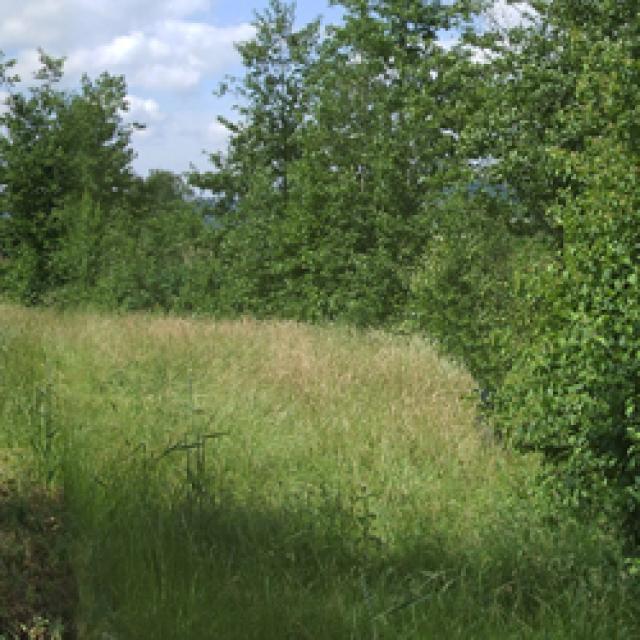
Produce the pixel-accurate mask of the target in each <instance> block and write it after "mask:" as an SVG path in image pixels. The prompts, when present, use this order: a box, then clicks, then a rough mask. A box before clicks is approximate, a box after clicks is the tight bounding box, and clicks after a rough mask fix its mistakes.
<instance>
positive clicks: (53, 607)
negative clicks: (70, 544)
mask: <svg viewBox="0 0 640 640" xmlns="http://www.w3.org/2000/svg"><path fill="white" fill-rule="evenodd" d="M63 525H64V508H63V500H62V495H61V493H60V491H56V490H52V489H45V488H43V487H42V486H39V485H37V484H36V483H34V482H31V481H27V480H25V479H24V478H22V477H21V474H20V472H19V471H18V469H17V468H16V465H14V464H11V463H10V457H9V455H7V454H6V452H4V453H2V454H0V640H22V639H23V638H24V639H25V640H62V639H64V640H67V639H73V638H75V633H74V630H73V610H74V607H75V602H76V588H75V583H74V580H73V574H72V572H71V569H70V566H69V563H68V561H67V540H66V538H65V531H64V526H63Z"/></svg>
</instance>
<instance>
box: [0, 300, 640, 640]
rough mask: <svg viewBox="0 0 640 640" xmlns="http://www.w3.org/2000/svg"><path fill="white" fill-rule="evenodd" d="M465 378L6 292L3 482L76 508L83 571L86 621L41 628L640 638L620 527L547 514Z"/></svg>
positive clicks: (365, 340) (243, 326)
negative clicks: (42, 304)
mask: <svg viewBox="0 0 640 640" xmlns="http://www.w3.org/2000/svg"><path fill="white" fill-rule="evenodd" d="M473 387H474V382H473V380H472V379H471V378H470V377H469V376H468V375H467V374H466V373H465V372H464V370H462V369H461V368H460V367H458V366H456V365H454V364H451V363H449V362H447V361H446V360H444V359H442V358H440V357H438V356H437V355H436V354H435V352H434V351H433V350H432V349H431V348H430V347H429V346H428V345H427V344H426V343H425V342H424V341H423V340H421V339H419V338H408V337H397V336H396V337H393V336H389V335H386V334H384V333H376V332H368V333H364V332H355V331H349V330H346V329H339V328H313V327H309V326H305V325H300V324H294V323H284V322H280V323H276V322H256V321H252V320H244V321H237V322H212V321H205V320H193V319H180V318H174V317H160V316H154V315H128V316H106V315H104V316H102V315H90V314H70V313H69V314H60V313H55V312H50V311H33V310H24V309H21V308H18V307H12V306H0V446H1V447H2V457H0V470H2V473H3V474H4V475H3V476H0V480H2V478H4V485H3V486H4V487H5V488H4V491H5V493H8V492H9V493H10V492H13V493H16V494H17V493H19V492H20V491H21V490H22V489H21V488H24V487H31V486H32V485H33V484H34V483H36V486H38V487H39V489H38V492H37V494H38V495H46V496H48V499H49V500H50V501H51V502H52V503H54V504H56V505H57V504H59V503H60V502H61V503H62V513H61V515H59V516H46V517H59V519H60V521H61V522H60V529H61V533H58V534H56V536H57V537H56V538H55V540H56V541H57V542H56V544H57V545H59V548H58V547H56V549H58V551H57V552H56V553H57V555H55V558H54V559H53V560H47V562H51V563H52V564H54V565H56V567H57V568H58V571H59V570H60V567H66V566H68V567H69V569H68V573H69V575H70V576H72V577H73V580H74V582H75V587H74V589H69V588H67V590H66V591H64V590H63V591H57V592H55V593H57V594H58V595H57V596H56V595H55V594H54V596H52V598H53V602H54V604H55V598H56V597H58V598H63V597H64V598H68V597H70V596H69V594H70V593H72V592H74V593H75V594H76V595H75V599H76V604H75V614H74V616H75V625H74V626H75V633H74V631H73V630H72V629H71V625H70V623H69V622H68V619H66V618H64V614H62V613H58V612H57V610H55V607H54V608H53V609H51V610H50V611H47V610H45V609H43V610H42V612H41V613H40V614H39V615H41V618H42V619H46V618H48V619H49V622H50V623H51V624H50V625H49V626H48V628H49V631H48V632H42V635H41V636H36V635H34V636H33V637H34V638H35V637H42V638H44V637H49V636H50V637H52V638H53V637H69V638H71V637H75V636H76V635H77V637H78V638H82V639H85V638H90V639H96V640H98V639H100V640H107V639H110V640H116V639H118V640H119V639H127V640H128V639H131V640H138V639H146V638H148V639H150V640H151V639H159V640H160V639H165V638H166V639H176V640H184V639H196V640H200V639H208V638H212V639H223V640H224V639H235V638H237V639H238V640H240V639H242V640H249V639H252V638H255V639H271V638H273V639H274V640H284V639H291V640H304V639H309V640H321V639H343V638H344V639H356V638H357V639H367V640H382V639H387V638H388V639H392V638H393V639H401V638H402V639H405V638H406V639H409V638H416V639H431V638H436V639H439V638H442V639H449V638H460V639H465V640H467V639H471V638H496V639H498V640H503V639H508V638H514V639H516V638H517V639H521V638H545V639H546V638H558V639H562V640H565V639H569V638H575V639H576V640H586V639H589V638H608V639H611V638H638V637H640V616H639V613H640V604H639V599H638V589H637V585H634V584H633V583H632V580H631V578H628V577H625V574H624V571H623V570H622V563H621V561H620V559H619V558H620V554H619V551H618V548H617V546H616V543H615V541H614V540H613V539H610V538H609V537H607V535H606V534H605V533H602V532H598V531H596V530H595V529H594V528H592V527H589V526H587V525H585V524H580V523H577V522H575V521H572V520H571V519H569V518H563V517H558V516H557V514H554V513H552V512H551V511H550V510H549V509H548V508H547V507H546V506H545V504H544V502H543V501H542V500H541V499H540V498H539V497H538V495H537V493H536V491H535V483H534V474H535V471H536V460H535V459H533V458H531V459H528V458H523V457H521V456H516V455H515V454H510V453H508V452H506V451H504V450H502V449H501V448H500V447H499V446H497V445H496V444H494V443H493V442H492V441H491V438H490V437H489V436H488V435H487V433H486V432H484V431H483V430H482V429H481V428H479V426H478V423H477V418H476V415H475V410H474V407H473V403H472V402H471V401H470V400H469V399H468V396H469V395H470V394H472V390H473ZM8 460H12V461H13V462H12V463H11V464H13V465H14V466H15V467H16V469H20V471H19V472H17V471H14V472H13V476H15V477H14V478H12V479H11V481H9V480H8V479H7V478H9V476H10V475H11V472H10V470H9V467H10V464H9V462H7V461H8ZM3 461H4V462H3ZM21 495H26V496H27V498H24V499H23V502H24V504H27V505H29V504H30V503H33V502H34V501H35V499H33V498H29V496H32V495H34V494H33V493H29V492H28V491H27V492H25V491H23V493H22V494H21ZM36 502H37V501H36ZM38 504H40V503H38ZM21 508H22V509H23V511H24V509H25V507H24V506H23V507H21ZM45 510H46V509H45ZM12 513H14V515H15V513H17V512H16V511H15V509H14V511H13V512H12ZM20 513H22V512H20ZM47 513H48V512H47ZM42 517H43V518H45V515H43V516H42ZM14 520H15V521H16V522H17V523H18V524H17V525H16V526H23V525H21V524H20V522H21V519H20V517H18V516H16V517H15V518H14ZM22 520H24V517H23V518H22ZM7 522H8V521H7ZM0 526H4V527H5V529H7V528H8V527H9V525H8V524H6V523H5V525H2V524H1V523H0ZM8 535H9V533H8V532H7V531H6V530H5V531H4V533H3V536H4V537H3V538H2V539H4V540H6V539H8V538H7V536H8ZM42 535H47V533H46V531H44V530H43V533H42ZM14 537H15V536H14ZM6 546H7V545H5V547H6ZM2 551H3V546H2V545H1V544H0V552H2ZM5 551H6V550H5ZM25 553H26V552H25ZM56 558H57V560H56ZM56 563H57V564H56ZM7 567H8V568H7ZM11 567H14V568H13V569H11ZM16 567H18V568H16ZM12 571H13V573H12ZM19 571H20V569H19V563H18V564H15V563H14V564H13V565H11V564H10V563H7V562H5V570H4V572H3V573H2V574H0V581H2V580H4V582H5V584H4V585H0V589H3V590H2V591H0V607H4V609H2V608H0V621H2V620H4V624H5V626H7V629H6V630H5V637H6V638H9V637H11V635H9V634H10V633H11V632H12V631H13V632H14V633H15V629H17V626H16V625H17V624H18V623H17V622H16V621H15V620H13V621H12V620H11V617H10V616H11V615H17V614H15V613H14V614H12V613H11V612H12V611H13V612H15V611H17V610H18V609H17V608H16V604H15V602H16V598H17V597H19V596H16V586H15V578H16V573H17V572H19ZM12 576H13V577H12ZM56 579H57V578H56ZM11 580H13V583H12V584H9V583H8V582H10V581H11ZM27 581H28V579H27ZM61 584H63V585H65V584H67V586H68V583H67V582H65V580H64V579H61ZM3 593H4V596H3V595H2V594H3ZM25 597H26V596H25ZM30 597H31V596H30ZM3 598H4V599H3ZM33 602H34V604H33V606H32V608H31V610H30V611H29V612H30V614H34V615H35V614H36V613H38V612H37V611H36V610H35V609H34V607H37V606H42V607H45V605H44V604H42V605H40V604H38V602H39V601H38V599H37V598H35V599H33ZM12 603H13V604H12ZM51 606H53V605H51ZM45 608H46V607H45ZM25 611H26V609H25ZM52 612H53V613H52ZM3 616H4V617H3ZM56 616H62V617H60V618H59V620H58V622H59V624H58V629H60V625H61V624H65V621H66V631H65V632H60V631H59V630H58V631H56V630H55V626H56V620H54V619H53V618H55V617H56ZM26 623H27V622H25V624H26ZM32 623H33V622H32V621H31V622H29V624H32ZM12 625H13V626H12ZM44 626H47V625H46V624H44ZM47 633H48V634H49V636H46V634H47ZM55 634H57V636H56V635H55ZM0 636H1V633H0Z"/></svg>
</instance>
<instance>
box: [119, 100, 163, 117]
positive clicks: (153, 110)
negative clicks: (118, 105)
mask: <svg viewBox="0 0 640 640" xmlns="http://www.w3.org/2000/svg"><path fill="white" fill-rule="evenodd" d="M125 100H126V102H127V104H128V106H129V110H128V111H127V112H126V119H127V120H131V121H137V122H160V121H161V120H164V118H165V115H164V114H163V113H162V112H161V111H160V105H159V104H158V103H157V102H156V101H155V100H154V99H153V98H140V97H139V96H134V95H128V96H127V97H126V98H125Z"/></svg>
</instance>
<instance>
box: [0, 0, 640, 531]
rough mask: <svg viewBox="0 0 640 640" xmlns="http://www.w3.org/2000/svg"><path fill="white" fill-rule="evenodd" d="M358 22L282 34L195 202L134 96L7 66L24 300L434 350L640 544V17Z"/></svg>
mask: <svg viewBox="0 0 640 640" xmlns="http://www.w3.org/2000/svg"><path fill="white" fill-rule="evenodd" d="M333 4H337V5H340V6H341V7H342V9H343V11H344V20H343V22H342V23H341V24H340V25H339V26H334V27H330V28H328V29H323V27H322V25H321V23H320V22H319V21H318V22H313V23H310V24H308V25H306V26H304V27H303V28H300V29H297V28H296V27H295V19H294V18H295V15H294V6H293V5H289V4H287V3H286V2H284V1H283V0H271V2H270V5H269V7H268V8H267V9H266V10H265V11H264V12H262V13H258V14H256V17H255V28H256V34H255V37H254V39H253V40H251V41H249V42H246V43H242V44H240V45H238V51H239V52H240V54H241V56H242V60H243V62H244V66H245V71H246V73H245V75H244V76H243V77H242V78H238V79H234V78H230V79H229V80H228V81H227V82H226V83H224V84H223V85H222V86H221V87H220V92H221V93H226V92H232V93H233V94H235V95H236V96H237V98H238V107H237V114H238V119H237V120H236V121H230V120H227V119H221V121H222V122H223V124H225V126H226V127H227V128H228V130H229V132H230V142H229V145H228V148H227V149H226V151H225V152H224V153H220V154H215V155H213V156H212V157H211V161H212V169H211V171H208V172H204V173H193V174H191V175H189V176H188V181H187V182H188V184H187V182H185V180H184V179H183V178H180V177H176V176H173V175H171V174H169V173H166V172H156V173H152V174H151V175H150V176H149V177H148V178H146V179H142V178H139V177H137V176H135V175H134V174H133V172H132V170H131V160H132V151H131V146H130V142H131V135H132V132H133V130H134V127H135V125H127V124H125V122H124V120H123V113H124V112H125V111H126V101H125V95H126V87H125V83H124V80H123V79H122V78H119V77H113V76H110V75H108V74H104V75H102V76H101V77H100V78H98V79H97V80H94V81H91V80H90V79H88V78H84V79H83V80H82V84H81V87H80V88H79V89H78V90H77V91H71V92H69V91H63V90H61V89H60V88H59V83H58V81H59V80H60V77H61V74H62V61H59V60H55V59H52V58H50V57H47V56H46V55H44V54H43V55H42V70H41V71H40V72H39V74H38V75H37V76H36V78H37V82H36V83H35V84H34V86H33V88H31V89H30V90H29V92H27V93H25V92H19V91H16V90H15V82H14V80H13V79H12V78H11V66H12V63H11V61H7V62H4V63H3V64H2V66H1V67H0V74H1V79H2V81H3V83H4V84H5V86H6V87H7V88H8V90H9V92H10V96H9V99H8V110H7V111H6V113H5V114H4V115H3V116H2V117H1V125H2V129H1V133H0V183H1V184H2V185H3V188H2V192H1V194H0V198H1V200H0V203H1V206H0V211H4V212H6V213H5V214H4V216H3V218H2V221H1V223H0V229H1V231H0V233H1V242H2V245H1V246H2V249H1V251H2V256H3V258H2V264H1V267H0V268H1V269H2V289H3V290H4V292H5V295H7V296H10V297H13V298H17V299H19V300H22V301H24V302H28V303H55V304H64V305H68V304H83V305H93V306H102V307H106V308H121V309H143V308H160V309H168V310H175V311H181V312H182V311H198V312H207V313H214V314H223V315H236V314H243V313H249V314H252V315H257V316H262V317H265V316H277V317H288V318H296V319H301V320H305V321H338V322H348V323H352V324H356V325H361V326H387V327H393V328H399V329H402V330H408V331H422V332H426V333H428V334H429V335H430V337H431V338H432V339H434V340H435V341H437V342H438V343H439V344H440V345H441V347H442V348H443V350H445V351H447V352H448V353H450V354H453V355H455V356H457V357H459V358H460V359H462V360H463V361H464V362H465V363H466V364H467V366H468V367H469V369H470V370H471V371H472V373H473V374H474V375H475V376H476V378H477V379H478V381H479V383H480V384H481V386H482V387H483V388H484V389H486V393H485V394H484V396H485V400H486V401H487V402H486V404H487V406H490V407H491V410H492V415H491V419H492V421H493V423H494V425H495V428H496V430H497V431H498V432H499V433H500V434H501V435H502V437H503V439H504V440H505V441H507V442H510V443H511V444H513V445H514V446H516V447H519V448H520V449H523V450H537V451H541V452H542V453H543V454H544V456H545V459H546V460H547V461H548V462H549V465H548V466H547V469H548V471H549V477H550V478H551V479H552V486H553V492H552V494H553V495H555V496H556V497H557V498H559V499H560V500H561V501H562V502H564V503H566V504H569V505H570V506H572V507H577V508H579V509H580V510H582V511H583V512H584V513H587V514H591V515H596V516H597V517H601V518H603V521H606V522H609V523H614V524H621V525H622V526H623V527H624V529H625V531H626V532H627V534H628V539H629V540H630V541H632V542H633V541H634V540H635V542H636V543H637V542H638V539H640V475H639V474H638V465H640V420H639V418H638V415H639V414H638V411H639V410H640V375H639V370H640V297H639V296H638V276H639V271H640V269H639V264H640V261H639V258H640V224H639V223H640V214H639V211H640V207H639V205H640V188H639V185H638V178H639V176H638V170H639V163H638V158H639V144H640V113H639V112H638V109H639V107H638V105H640V100H639V97H640V96H639V94H640V62H639V59H640V47H639V46H638V42H640V19H639V18H638V15H637V2H636V1H635V0H623V1H620V0H597V1H595V0H594V1H589V2H586V1H585V0H580V1H577V0H536V1H532V2H530V3H529V5H528V9H527V10H526V11H525V10H524V9H523V11H525V14H526V15H524V16H523V20H522V21H521V22H520V24H519V25H518V26H515V27H513V28H510V29H506V28H502V27H500V26H499V25H492V24H487V23H486V20H484V19H483V16H484V15H485V14H484V13H483V12H484V11H485V10H486V4H487V3H486V2H482V1H481V0H456V1H453V2H449V3H442V2H437V1H435V0H433V1H429V2H425V1H424V0H374V1H372V0H341V1H339V2H333ZM489 4H491V3H489ZM478 25H483V26H482V27H479V26H478ZM443 33H449V34H450V35H451V34H455V35H456V36H459V38H458V39H457V40H456V43H455V44H453V45H452V46H446V47H445V46H443V45H442V43H441V41H442V35H443ZM194 189H195V190H197V191H194ZM203 190H204V192H205V193H206V194H207V197H206V198H202V197H199V196H196V194H201V193H202V192H203Z"/></svg>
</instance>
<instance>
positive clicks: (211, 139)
mask: <svg viewBox="0 0 640 640" xmlns="http://www.w3.org/2000/svg"><path fill="white" fill-rule="evenodd" d="M228 141H229V129H227V127H225V126H224V125H223V124H220V123H219V122H218V121H217V120H213V121H211V122H210V123H209V126H208V127H207V142H208V143H209V144H211V145H212V149H211V151H219V150H221V149H224V148H225V147H226V146H227V142H228Z"/></svg>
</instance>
